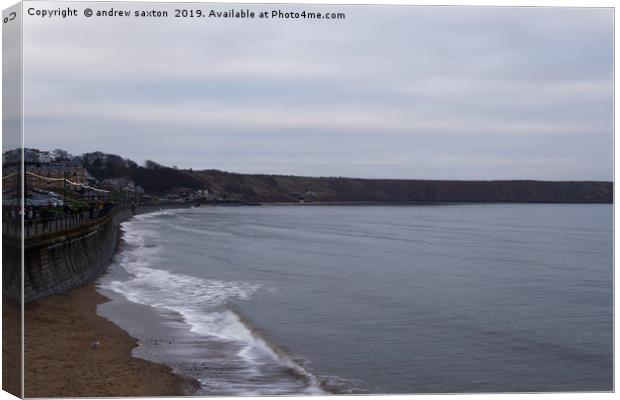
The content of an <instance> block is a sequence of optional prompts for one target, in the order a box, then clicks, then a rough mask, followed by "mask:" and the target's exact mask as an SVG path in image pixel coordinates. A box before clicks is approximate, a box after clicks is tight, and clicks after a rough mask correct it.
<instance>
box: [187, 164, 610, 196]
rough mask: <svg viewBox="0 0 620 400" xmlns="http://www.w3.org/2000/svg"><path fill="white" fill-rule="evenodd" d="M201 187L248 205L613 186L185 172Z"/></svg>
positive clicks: (570, 191)
mask: <svg viewBox="0 0 620 400" xmlns="http://www.w3.org/2000/svg"><path fill="white" fill-rule="evenodd" d="M186 173H187V174H191V175H193V176H194V177H196V178H199V179H200V180H201V181H202V183H203V185H204V186H205V188H207V189H209V190H210V191H212V192H214V193H216V194H220V195H226V197H227V199H230V200H239V201H246V202H288V201H298V200H300V199H303V200H305V201H315V202H482V203H502V202H514V203H612V202H613V183H612V182H598V181H585V182H584V181H582V182H576V181H575V182H549V181H534V180H514V181H440V180H401V179H356V178H313V177H301V176H285V175H248V174H236V173H230V172H223V171H217V170H205V171H193V172H186Z"/></svg>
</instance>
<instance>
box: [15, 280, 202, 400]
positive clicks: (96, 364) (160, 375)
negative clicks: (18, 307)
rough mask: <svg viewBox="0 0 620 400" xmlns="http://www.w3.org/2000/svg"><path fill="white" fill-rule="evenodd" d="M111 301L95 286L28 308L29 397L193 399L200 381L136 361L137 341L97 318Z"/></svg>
mask: <svg viewBox="0 0 620 400" xmlns="http://www.w3.org/2000/svg"><path fill="white" fill-rule="evenodd" d="M107 301H109V299H108V298H107V297H105V296H104V295H102V294H101V293H99V292H98V291H97V289H96V287H95V283H90V284H88V285H86V286H83V287H80V288H76V289H72V290H70V291H68V292H66V293H63V294H57V295H52V296H47V297H45V298H42V299H40V300H38V301H36V302H34V303H31V304H27V305H26V306H25V338H24V340H25V364H26V365H25V367H26V369H25V395H26V396H27V397H100V396H104V397H119V396H123V397H126V396H187V395H190V394H191V393H192V392H193V391H194V390H195V389H196V385H197V384H198V383H197V382H196V381H195V380H193V379H191V378H188V377H185V376H182V375H178V374H176V373H174V372H173V371H172V369H171V368H170V367H168V366H166V365H163V364H158V363H154V362H151V361H146V360H143V359H140V358H136V357H134V356H133V355H132V351H133V349H134V348H135V347H137V346H138V340H137V339H135V338H133V337H131V336H130V335H129V333H127V332H126V331H124V330H123V329H121V328H120V327H118V326H117V325H116V324H114V323H113V322H111V321H110V320H108V319H107V318H105V317H103V316H100V315H99V314H98V313H97V307H98V305H99V304H103V303H106V302H107ZM95 342H98V343H99V345H98V346H97V345H95V346H93V343H95Z"/></svg>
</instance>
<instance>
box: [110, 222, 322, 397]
mask: <svg viewBox="0 0 620 400" xmlns="http://www.w3.org/2000/svg"><path fill="white" fill-rule="evenodd" d="M153 214H156V213H151V214H145V216H146V215H148V216H149V217H147V218H150V216H153ZM166 214H167V212H159V215H160V216H162V215H166ZM140 221H141V219H138V220H133V221H129V222H126V223H124V224H123V225H122V227H123V230H124V236H123V238H124V241H125V244H124V246H123V249H122V251H121V252H120V253H119V254H117V256H116V258H115V263H116V264H118V265H119V266H120V267H122V268H123V269H124V270H125V271H126V272H127V273H128V274H129V276H128V278H127V279H123V280H111V281H107V282H103V283H101V287H102V288H103V289H107V290H111V291H113V292H116V293H118V294H120V295H122V296H123V297H124V298H126V299H127V300H129V301H131V302H134V303H138V304H142V305H146V306H150V307H154V308H157V309H163V310H168V311H171V312H174V313H177V314H179V315H181V317H182V318H183V320H184V322H185V323H186V324H187V325H188V327H189V330H190V331H191V332H193V333H194V334H196V335H200V336H202V337H206V338H209V340H211V341H213V343H216V344H217V345H218V346H219V347H218V346H215V347H218V349H220V353H221V354H222V356H221V357H220V358H219V359H218V358H217V357H215V356H214V357H213V358H212V357H209V360H205V362H207V363H208V362H213V363H214V364H217V365H218V368H219V369H220V370H222V369H227V368H228V370H231V371H233V372H231V373H228V374H222V373H220V374H215V375H222V376H223V377H220V376H213V374H211V376H209V374H206V376H204V377H199V380H200V381H201V383H202V384H203V386H204V388H205V389H206V390H207V391H209V390H211V391H215V392H218V393H229V394H244V395H257V394H323V393H325V392H324V390H323V389H321V383H320V382H319V380H318V379H317V378H316V377H315V376H314V375H313V374H312V373H310V372H309V371H308V370H307V369H306V368H304V367H303V366H302V365H301V364H300V363H298V362H296V361H295V360H294V359H293V358H292V357H290V356H289V355H287V354H286V353H285V352H284V351H282V350H280V349H278V348H277V347H276V346H274V345H272V344H270V343H269V342H268V341H267V340H266V339H264V338H262V337H260V336H259V335H258V334H257V332H256V331H255V330H253V329H252V328H250V327H249V325H248V324H247V322H246V321H244V320H243V318H242V317H241V315H240V314H239V313H238V312H236V311H234V310H232V309H231V308H230V302H231V301H233V300H241V301H244V300H247V299H249V298H250V297H251V296H252V294H253V293H255V292H256V291H257V290H259V289H260V285H258V284H254V283H248V282H238V281H220V280H214V279H203V278H199V277H195V276H191V275H185V274H181V273H177V272H172V271H169V270H164V269H160V268H155V267H154V265H157V266H158V267H160V265H158V261H160V260H161V258H160V252H162V248H161V247H159V246H157V245H156V244H154V243H153V242H155V241H156V236H157V233H156V232H154V231H153V230H151V229H149V230H147V229H142V228H141V226H140V225H141V224H140ZM222 344H223V345H224V346H222ZM221 349H224V350H221ZM215 353H217V352H215ZM226 364H228V365H226Z"/></svg>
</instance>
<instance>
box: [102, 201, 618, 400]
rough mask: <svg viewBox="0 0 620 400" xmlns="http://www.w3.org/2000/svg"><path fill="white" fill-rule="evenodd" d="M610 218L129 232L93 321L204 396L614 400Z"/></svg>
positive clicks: (317, 220) (220, 219) (231, 220)
mask: <svg viewBox="0 0 620 400" xmlns="http://www.w3.org/2000/svg"><path fill="white" fill-rule="evenodd" d="M612 213H613V209H612V206H611V205H446V206H303V207H296V206H263V207H203V208H193V209H182V210H171V211H162V212H157V213H153V214H146V215H139V216H137V217H135V218H133V219H132V220H131V221H129V222H126V223H124V224H123V230H124V243H123V244H122V246H121V249H120V251H119V253H118V255H117V256H116V259H115V262H114V264H113V265H112V266H111V267H110V270H109V273H108V275H106V276H105V277H103V278H102V279H101V280H100V287H101V289H100V290H102V291H103V292H104V294H106V295H108V296H109V297H110V298H111V299H112V301H111V302H109V303H106V304H104V305H102V306H100V309H99V312H100V313H101V314H103V315H105V316H107V317H108V318H110V319H111V320H113V321H114V322H116V323H117V324H119V325H120V326H121V327H122V328H124V329H126V330H127V331H129V332H130V333H131V334H132V335H133V336H134V337H136V338H138V339H139V340H140V346H139V347H138V348H137V349H136V350H135V354H136V355H137V356H140V357H143V358H147V359H150V360H154V361H159V362H165V363H167V364H168V365H171V366H172V367H173V368H174V369H175V370H176V371H178V372H181V373H183V374H185V375H189V376H193V377H195V378H197V379H199V381H200V382H201V385H202V387H201V389H200V390H199V391H198V393H197V394H202V395H204V394H287V393H288V394H297V393H302V394H303V393H307V394H313V393H321V392H323V391H327V392H337V393H343V392H345V393H346V392H353V393H424V392H504V391H510V392H514V391H591V390H596V391H609V390H612V384H613V380H612V379H613V378H612V375H613V370H612V368H613V359H612V311H613V310H612V296H613V291H612V289H613V288H612V281H613V279H612V278H613V247H612V246H613V244H612V236H613V230H612Z"/></svg>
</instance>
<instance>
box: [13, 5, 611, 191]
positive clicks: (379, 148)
mask: <svg viewBox="0 0 620 400" xmlns="http://www.w3.org/2000/svg"><path fill="white" fill-rule="evenodd" d="M31 4H38V3H31ZM119 7H120V6H119ZM139 7H144V6H143V5H140V4H137V3H136V5H135V7H134V6H133V5H132V9H133V8H139ZM157 7H159V8H161V9H169V10H170V9H172V8H174V7H175V6H174V5H171V6H167V5H165V4H160V5H158V6H157ZM210 7H211V6H210ZM212 7H213V8H220V9H226V8H230V6H228V5H227V6H216V5H213V6H212ZM252 7H255V8H256V7H259V6H252ZM261 7H262V6H261ZM335 7H336V6H329V7H320V6H296V7H295V8H296V9H303V8H307V9H311V10H321V9H322V10H325V9H333V8H335ZM336 8H338V10H337V11H344V12H346V13H347V19H346V20H344V21H332V22H325V21H321V22H318V21H295V22H292V21H268V22H267V21H262V22H259V21H209V22H207V23H197V22H194V23H192V22H190V23H188V22H187V21H185V22H184V23H180V22H179V21H175V20H165V21H149V22H148V23H141V22H139V23H135V21H124V20H94V19H93V20H92V21H87V22H85V21H83V20H80V21H77V22H76V23H71V24H66V23H62V21H55V20H39V19H26V24H27V26H26V31H25V32H26V34H25V36H24V49H25V50H24V60H25V69H24V74H25V82H26V84H25V88H24V93H25V110H26V121H25V123H26V132H27V137H26V140H27V143H30V144H31V146H33V147H44V148H56V147H64V148H67V149H68V150H70V151H72V152H76V153H77V152H84V151H93V150H103V151H110V152H114V153H118V154H121V155H123V156H125V157H130V158H134V159H137V160H138V161H142V160H143V159H145V158H148V159H154V160H160V161H162V162H165V163H169V164H175V165H178V166H180V167H193V168H221V169H233V170H239V171H243V172H255V173H261V172H269V173H276V172H277V173H296V174H303V175H330V176H333V175H343V176H344V175H347V176H359V177H377V176H381V177H394V178H408V177H418V178H445V179H450V178H459V179H467V178H470V179H499V178H536V179H560V180H562V179H611V177H612V162H613V158H612V148H611V146H612V141H613V123H612V121H613V120H612V115H613V114H612V111H613V110H612V105H613V89H612V87H613V85H612V83H613V73H612V63H613V42H612V40H613V12H612V11H610V10H608V9H586V8H579V9H570V8H485V7H398V6H338V7H336Z"/></svg>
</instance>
